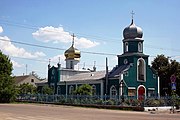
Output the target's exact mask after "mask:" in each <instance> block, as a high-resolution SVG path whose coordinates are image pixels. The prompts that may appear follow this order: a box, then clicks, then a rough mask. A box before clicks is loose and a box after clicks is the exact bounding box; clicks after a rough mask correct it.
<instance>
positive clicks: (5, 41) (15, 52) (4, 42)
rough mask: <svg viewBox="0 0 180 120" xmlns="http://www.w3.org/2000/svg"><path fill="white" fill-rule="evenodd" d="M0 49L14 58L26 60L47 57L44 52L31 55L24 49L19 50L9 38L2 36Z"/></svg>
mask: <svg viewBox="0 0 180 120" xmlns="http://www.w3.org/2000/svg"><path fill="white" fill-rule="evenodd" d="M0 48H1V50H2V51H3V52H5V53H6V54H8V55H10V56H14V57H24V58H38V57H43V56H46V55H45V54H44V53H43V52H35V53H30V52H27V51H26V50H25V49H24V48H19V47H16V46H15V45H13V44H12V43H11V41H10V39H9V38H8V37H7V36H4V37H1V36H0Z"/></svg>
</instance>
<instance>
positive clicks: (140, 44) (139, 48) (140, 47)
mask: <svg viewBox="0 0 180 120" xmlns="http://www.w3.org/2000/svg"><path fill="white" fill-rule="evenodd" d="M138 51H139V52H142V43H141V42H139V43H138Z"/></svg>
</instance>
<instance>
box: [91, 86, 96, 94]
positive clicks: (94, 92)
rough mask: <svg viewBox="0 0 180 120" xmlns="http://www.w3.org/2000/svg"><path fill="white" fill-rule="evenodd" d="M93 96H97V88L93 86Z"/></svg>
mask: <svg viewBox="0 0 180 120" xmlns="http://www.w3.org/2000/svg"><path fill="white" fill-rule="evenodd" d="M92 95H96V86H95V85H92Z"/></svg>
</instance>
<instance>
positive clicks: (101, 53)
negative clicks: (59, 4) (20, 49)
mask: <svg viewBox="0 0 180 120" xmlns="http://www.w3.org/2000/svg"><path fill="white" fill-rule="evenodd" d="M0 40H1V41H5V42H12V43H17V44H23V45H28V46H33V47H40V48H48V49H54V50H64V51H65V50H66V49H63V48H57V47H49V46H43V45H37V44H31V43H25V42H19V41H13V40H11V41H9V40H6V39H0ZM81 52H82V53H87V54H96V55H110V56H117V54H113V53H103V52H90V51H81Z"/></svg>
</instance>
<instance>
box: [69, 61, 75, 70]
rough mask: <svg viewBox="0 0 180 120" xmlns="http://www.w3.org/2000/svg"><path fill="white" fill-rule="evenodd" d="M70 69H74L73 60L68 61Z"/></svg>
mask: <svg viewBox="0 0 180 120" xmlns="http://www.w3.org/2000/svg"><path fill="white" fill-rule="evenodd" d="M70 69H74V68H73V61H70Z"/></svg>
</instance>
